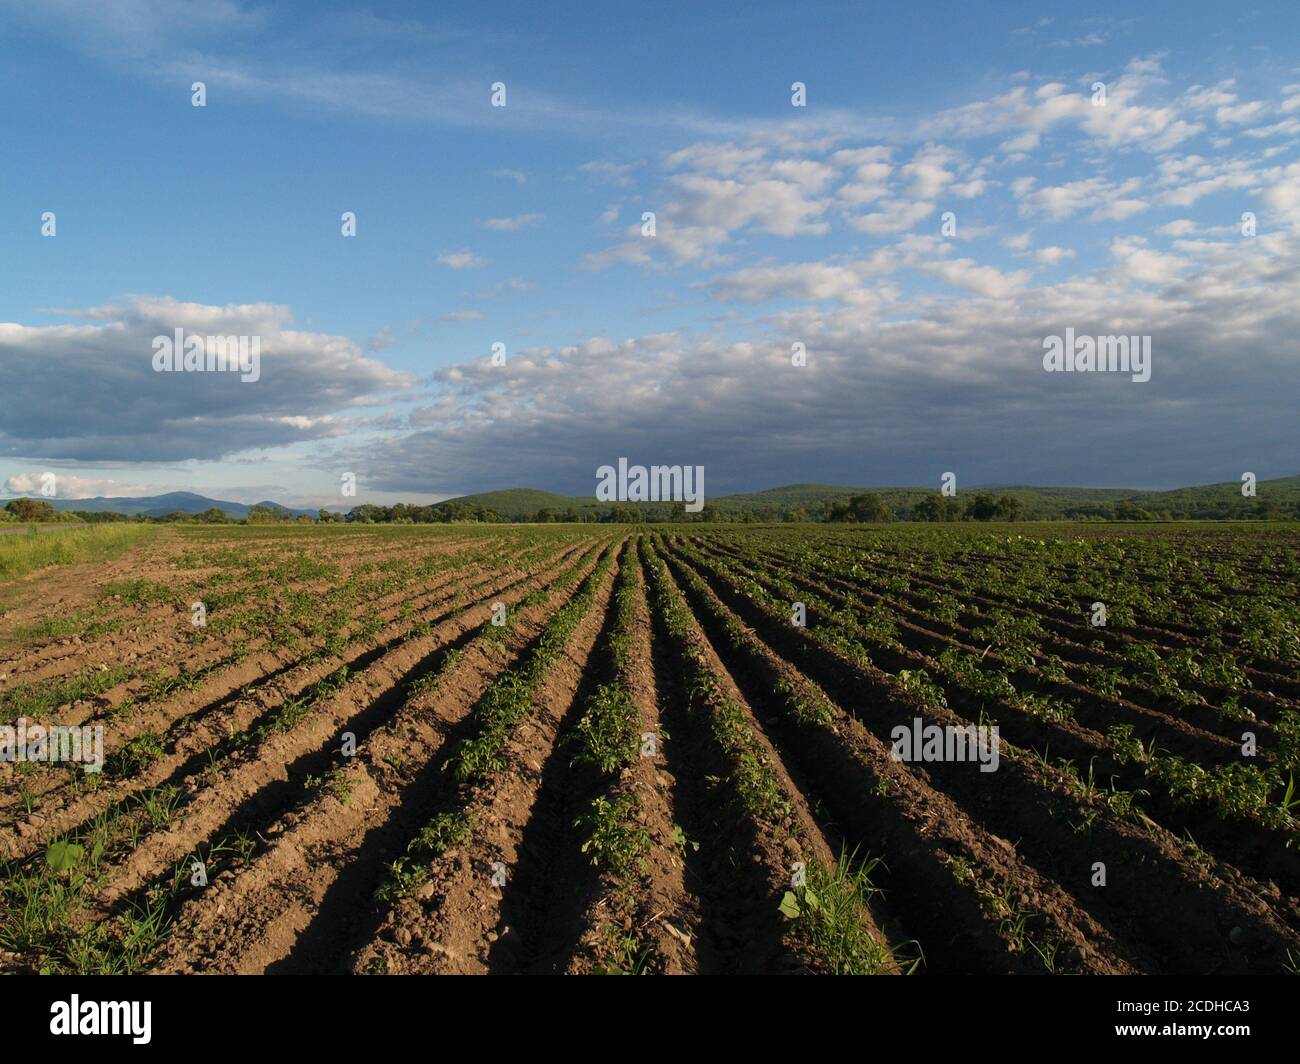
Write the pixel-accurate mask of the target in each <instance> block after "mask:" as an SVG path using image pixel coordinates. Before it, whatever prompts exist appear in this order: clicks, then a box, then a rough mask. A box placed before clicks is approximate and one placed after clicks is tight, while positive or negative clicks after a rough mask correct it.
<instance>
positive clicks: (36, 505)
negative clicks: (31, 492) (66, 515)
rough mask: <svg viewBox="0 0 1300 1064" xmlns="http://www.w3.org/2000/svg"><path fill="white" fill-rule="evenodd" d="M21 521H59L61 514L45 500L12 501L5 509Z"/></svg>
mask: <svg viewBox="0 0 1300 1064" xmlns="http://www.w3.org/2000/svg"><path fill="white" fill-rule="evenodd" d="M5 509H6V510H7V511H9V513H11V514H13V515H14V517H15V518H17V519H18V520H19V521H57V520H58V519H59V512H58V511H57V510H56V509H55V508H54V507H53V506H51V505H50V504H49V503H48V502H45V501H44V500H43V499H10V500H9V504H8V505H7V506H6V507H5Z"/></svg>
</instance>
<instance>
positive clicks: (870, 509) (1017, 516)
mask: <svg viewBox="0 0 1300 1064" xmlns="http://www.w3.org/2000/svg"><path fill="white" fill-rule="evenodd" d="M1024 514H1025V508H1024V504H1023V503H1021V501H1020V500H1019V499H1017V498H1016V497H1015V496H1014V495H1001V496H998V497H997V498H994V497H993V496H992V495H990V494H988V493H987V492H978V493H977V494H975V495H972V496H971V497H970V498H969V499H966V500H964V501H961V500H958V499H957V498H956V497H954V496H945V495H927V496H925V497H924V498H923V499H921V501H920V502H918V503H917V504H916V505H915V506H913V507H912V509H911V511H910V512H909V513H908V514H907V516H908V517H910V519H911V520H913V521H1019V520H1021V519H1022V518H1023V517H1024ZM894 517H895V514H894V511H893V510H891V509H890V508H889V507H888V506H887V505H886V504H885V500H884V499H882V498H881V497H880V496H879V495H872V494H870V493H864V494H862V495H854V496H852V497H851V498H849V499H847V500H836V499H827V500H826V502H825V504H824V518H825V520H827V521H856V522H879V521H892V520H893V519H894Z"/></svg>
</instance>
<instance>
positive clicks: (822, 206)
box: [0, 0, 1300, 506]
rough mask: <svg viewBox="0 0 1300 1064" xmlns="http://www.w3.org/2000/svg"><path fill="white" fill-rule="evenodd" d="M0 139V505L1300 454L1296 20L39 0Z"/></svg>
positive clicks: (712, 490) (1118, 483) (24, 13)
mask: <svg viewBox="0 0 1300 1064" xmlns="http://www.w3.org/2000/svg"><path fill="white" fill-rule="evenodd" d="M196 83H202V87H203V93H204V98H203V103H204V106H195V105H194V104H195V85H196ZM796 83H798V84H799V85H801V86H802V92H801V93H798V92H796V89H795V86H796ZM494 86H503V87H504V98H502V93H501V92H500V91H495V99H494ZM800 97H801V98H800ZM501 103H503V104H504V106H497V105H496V104H501ZM796 103H798V104H801V105H800V106H796ZM0 130H3V141H2V144H3V147H2V148H0V497H10V496H14V495H21V494H35V493H38V492H39V490H40V486H41V484H42V483H43V481H42V476H43V475H44V474H46V473H53V474H54V483H55V484H56V485H57V494H58V495H59V496H60V497H64V498H85V497H90V496H98V495H109V496H123V495H150V494H158V493H161V492H165V491H171V490H186V491H196V492H200V493H202V494H206V495H210V496H213V497H216V498H221V499H227V500H232V501H241V502H254V501H258V500H261V499H265V498H272V499H275V500H277V501H280V502H283V503H286V504H290V505H303V506H324V505H332V506H338V505H350V504H353V503H356V502H366V501H368V502H379V503H391V502H395V501H398V500H405V501H411V502H429V501H435V500H438V499H442V498H446V497H450V496H454V495H460V494H465V493H469V492H475V491H485V490H493V489H498V488H506V487H512V486H530V487H540V488H545V489H549V490H552V491H559V492H563V493H571V494H578V495H590V494H592V493H593V492H594V489H595V483H596V470H597V468H598V467H599V466H602V465H606V464H614V463H616V462H617V460H618V459H619V458H620V457H626V458H627V459H628V460H629V462H631V463H634V464H644V465H647V466H649V465H672V464H681V465H700V466H703V467H704V468H705V471H706V477H705V480H706V484H705V490H706V493H707V494H710V495H718V494H724V493H728V492H733V491H746V490H756V489H761V488H764V487H772V486H776V485H781V484H789V483H804V482H819V483H835V484H849V485H862V486H867V485H877V486H893V485H922V486H925V485H933V486H935V487H938V486H939V483H940V478H941V476H942V475H943V473H945V472H954V473H955V474H956V477H957V483H958V485H959V486H972V487H973V486H987V485H1009V484H1029V483H1035V484H1058V485H1076V486H1115V487H1135V488H1158V487H1173V486H1179V485H1187V484H1200V483H1211V482H1219V481H1226V480H1232V481H1235V480H1238V479H1239V478H1240V476H1241V474H1242V473H1243V472H1245V471H1251V472H1254V473H1255V474H1256V475H1257V476H1258V477H1259V478H1260V479H1268V478H1271V477H1279V476H1291V475H1295V474H1297V473H1300V447H1298V446H1297V444H1300V416H1297V397H1298V396H1300V388H1298V387H1297V384H1298V383H1300V382H1298V379H1297V378H1298V376H1300V374H1298V371H1300V242H1298V241H1297V237H1300V5H1297V4H1295V3H1294V2H1293V0H1292V2H1279V3H1250V2H1246V3H1243V4H1239V5H1227V6H1225V5H1223V4H1221V3H1219V2H1217V0H1216V2H1212V3H1211V2H1204V0H1179V2H1176V3H1164V2H1159V0H1157V2H1152V3H1146V4H1142V5H1132V4H1128V3H1124V4H1119V3H1115V4H1112V3H1093V4H1088V5H1078V4H1068V3H1052V2H1046V3H1044V2H1039V3H1032V4H1031V3H1015V2H1005V3H987V4H985V3H972V2H962V3H917V4H906V5H899V4H886V3H861V2H860V3H845V4H836V3H830V4H817V3H813V4H807V5H802V4H801V5H794V4H789V3H766V2H762V3H743V4H742V3H735V4H721V3H716V4H708V3H700V2H698V0H696V2H692V3H675V2H669V3H664V2H658V3H648V4H637V3H619V4H612V5H597V4H577V3H553V4H548V5H538V4H535V3H513V2H502V0H498V2H494V3H493V4H490V5H485V4H481V3H474V4H470V3H465V4H461V3H444V4H439V5H437V6H436V7H434V6H432V5H428V4H420V3H390V4H384V5H375V6H372V7H361V6H354V5H344V4H334V3H329V2H322V0H318V2H314V3H306V4H289V3H281V4H272V3H266V4H262V3H242V2H236V0H212V2H208V3H201V4H188V3H179V2H175V0H115V2H114V0H99V2H96V3H80V2H73V0H45V2H43V3H41V4H39V5H33V4H31V3H30V0H0ZM348 212H350V216H351V217H354V218H355V235H345V234H344V230H345V223H344V216H345V213H348ZM647 212H649V213H652V214H653V217H654V230H653V234H651V233H649V231H648V229H647V226H646V223H645V221H644V217H645V215H646V214H647ZM177 329H181V330H183V335H198V336H211V335H222V336H243V337H255V338H257V341H258V343H259V344H260V351H261V359H260V371H259V374H258V377H257V379H256V380H241V379H240V375H238V374H234V373H230V372H220V371H216V372H206V371H205V372H158V371H156V369H155V365H154V363H155V358H154V355H155V350H156V347H155V341H156V338H158V337H171V336H174V335H175V331H176V330H177ZM1067 330H1073V333H1074V334H1075V335H1076V336H1089V337H1102V336H1118V335H1122V336H1132V337H1139V338H1147V340H1146V342H1149V344H1150V351H1151V355H1150V364H1149V369H1150V375H1149V379H1148V380H1134V379H1133V378H1134V376H1135V374H1132V373H1123V372H1111V371H1106V372H1084V371H1075V372H1048V371H1047V369H1045V367H1044V361H1043V359H1044V350H1045V347H1044V344H1045V340H1046V339H1047V338H1049V337H1052V336H1065V335H1067V332H1066V331H1067ZM494 345H503V346H501V347H497V348H494ZM796 345H802V348H797V347H796ZM494 350H496V351H497V352H498V354H499V355H500V354H502V353H503V355H504V357H498V358H496V359H494V358H493V352H494ZM797 350H802V352H803V353H804V354H803V357H802V358H800V357H797V356H794V355H792V352H795V351H797ZM796 363H801V364H796ZM349 475H350V476H351V477H352V478H353V479H354V481H355V484H356V495H355V496H354V497H344V496H343V495H342V492H343V485H344V484H345V483H346V482H347V479H348V477H349Z"/></svg>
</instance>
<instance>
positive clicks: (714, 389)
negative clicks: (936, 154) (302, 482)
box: [357, 236, 1300, 493]
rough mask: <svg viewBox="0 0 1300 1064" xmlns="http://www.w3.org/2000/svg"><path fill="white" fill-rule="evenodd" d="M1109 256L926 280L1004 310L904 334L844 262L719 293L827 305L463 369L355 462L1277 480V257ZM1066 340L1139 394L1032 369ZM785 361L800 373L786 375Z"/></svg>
mask: <svg viewBox="0 0 1300 1064" xmlns="http://www.w3.org/2000/svg"><path fill="white" fill-rule="evenodd" d="M918 246H919V244H918ZM1112 251H1113V253H1114V255H1115V259H1116V262H1117V265H1118V266H1119V269H1117V270H1115V271H1101V272H1099V273H1097V274H1096V275H1094V276H1091V277H1088V278H1086V279H1068V280H1064V281H1062V282H1060V283H1059V284H1055V285H1048V286H1043V287H1037V288H1034V287H1029V286H1028V285H1027V284H1024V283H1023V282H1024V278H1023V277H1020V278H1014V279H1009V278H1005V277H1002V278H999V277H994V276H991V275H987V276H986V275H982V274H981V273H980V272H979V271H980V267H979V265H978V264H972V263H970V262H969V260H952V261H941V260H940V261H930V262H929V266H928V268H929V269H930V270H931V271H933V272H934V273H935V275H936V276H943V275H947V276H946V279H947V280H950V281H952V282H953V283H960V282H964V283H966V284H967V285H969V286H970V287H971V288H972V290H976V289H978V288H979V287H980V286H985V287H986V289H987V291H986V293H981V296H984V295H993V296H997V297H999V298H993V299H990V298H983V297H981V298H956V299H953V298H939V297H936V296H917V297H914V298H912V299H910V300H908V301H907V303H906V304H905V311H906V312H905V313H903V314H900V313H899V311H900V309H903V308H902V307H900V306H899V305H897V304H893V303H885V302H871V301H864V302H861V303H856V304H855V303H853V302H851V297H852V295H853V293H854V292H855V291H856V290H857V289H856V288H855V283H856V281H857V280H858V277H857V273H858V269H857V266H856V264H840V265H838V266H828V267H823V266H822V265H821V264H805V265H804V266H802V267H795V268H786V270H785V272H784V273H783V274H782V275H781V277H780V278H779V279H778V278H777V277H776V276H775V275H773V274H771V273H768V272H764V269H762V268H758V269H750V270H745V271H738V272H737V273H736V274H735V275H732V276H730V277H728V278H727V279H726V280H725V282H723V284H724V285H725V286H727V288H728V290H729V292H730V293H731V294H732V295H738V294H740V293H746V292H747V293H748V294H750V295H753V296H756V297H761V296H763V295H764V294H767V293H770V292H773V291H776V290H777V289H778V288H784V290H793V291H795V292H796V293H797V294H798V295H799V296H800V297H804V298H807V299H809V300H820V299H829V300H832V301H835V302H836V303H838V304H841V305H838V306H832V307H829V308H828V307H826V306H812V305H808V304H805V305H804V306H802V307H797V308H795V309H793V310H790V311H787V312H783V313H781V314H778V315H775V316H774V317H772V318H770V319H768V327H767V329H766V330H765V331H763V332H761V333H755V334H754V337H753V338H751V339H750V340H747V341H743V342H737V341H732V340H726V339H723V338H721V337H718V336H713V335H694V334H691V333H687V332H670V333H666V334H656V335H651V336H642V337H638V338H633V339H629V340H623V341H614V340H609V339H592V340H588V341H585V342H583V343H581V344H576V345H573V346H569V347H544V348H536V349H532V350H528V351H524V352H521V353H518V354H516V355H513V356H512V358H511V359H510V362H509V363H508V365H507V366H506V367H491V366H490V365H488V364H486V361H485V360H480V361H478V362H475V363H469V364H466V365H463V366H458V367H455V368H453V369H449V370H447V371H444V372H443V373H441V374H439V375H438V382H437V384H438V388H439V393H438V398H437V399H436V401H435V402H434V403H432V404H431V405H429V406H427V407H425V408H423V409H421V410H420V411H419V412H418V414H417V415H416V416H415V417H414V418H413V428H414V431H413V432H411V433H410V434H409V435H405V436H400V437H397V436H395V437H393V438H391V439H389V440H387V441H385V442H384V443H383V444H382V445H381V446H380V447H378V448H377V449H375V450H372V451H369V452H367V453H366V454H359V455H358V456H357V460H358V462H364V463H366V468H367V470H368V472H367V476H369V477H373V478H375V479H376V482H377V483H378V484H379V486H382V487H383V488H384V489H387V490H403V489H412V490H413V489H415V488H417V487H419V486H428V485H429V484H430V483H434V484H436V485H437V486H438V487H439V488H445V489H446V490H456V489H459V488H468V487H471V486H472V487H476V488H481V487H489V486H497V487H504V486H508V485H511V484H516V483H528V482H536V483H545V484H547V485H549V486H552V487H555V488H557V489H559V490H570V491H574V492H583V493H586V492H589V491H591V490H592V484H593V483H594V479H593V478H594V472H595V467H596V466H597V465H599V464H602V463H604V462H607V461H613V460H615V459H616V458H617V457H619V456H620V455H626V456H628V457H629V458H630V459H631V460H633V461H640V462H646V463H651V462H660V463H674V462H683V463H692V464H694V463H703V464H704V465H705V466H706V468H707V470H708V482H709V483H710V484H711V485H712V489H711V490H713V491H715V492H722V491H725V490H729V489H735V488H743V487H752V486H754V485H758V484H778V483H785V482H792V481H798V480H800V479H804V478H806V476H807V474H808V471H809V469H816V470H818V474H819V475H824V476H826V477H827V478H829V479H831V480H834V481H838V482H841V483H937V478H938V476H939V473H940V472H942V471H943V470H945V469H951V468H956V469H958V470H966V471H967V474H968V475H969V477H970V478H971V479H973V480H981V479H982V480H989V481H994V482H996V481H998V480H1002V481H1004V482H1006V481H1011V480H1015V481H1020V480H1034V479H1038V480H1047V481H1052V480H1059V479H1060V477H1061V472H1060V471H1061V470H1062V469H1073V470H1076V471H1079V473H1078V475H1079V476H1081V477H1087V476H1088V475H1090V473H1091V474H1093V475H1096V473H1097V471H1098V470H1100V469H1103V468H1104V469H1107V470H1110V472H1109V473H1108V474H1106V475H1107V476H1108V477H1109V478H1110V479H1111V480H1112V481H1113V480H1115V479H1116V477H1117V474H1116V473H1115V472H1114V470H1113V469H1112V466H1113V462H1110V461H1108V460H1103V459H1102V458H1097V459H1096V461H1095V462H1093V461H1089V462H1083V463H1081V462H1080V454H1081V449H1082V451H1088V449H1089V448H1090V447H1091V446H1092V445H1093V444H1095V443H1096V441H1099V440H1104V441H1105V453H1106V454H1107V455H1110V456H1112V458H1113V456H1114V455H1116V454H1118V455H1121V456H1124V455H1126V456H1129V457H1130V458H1131V460H1132V462H1133V463H1134V465H1133V467H1132V469H1131V470H1129V472H1128V473H1127V474H1124V475H1122V476H1120V477H1119V479H1128V480H1133V481H1144V482H1147V483H1151V482H1159V481H1160V479H1161V478H1165V477H1172V478H1174V479H1185V478H1186V476H1187V469H1188V468H1189V467H1191V466H1197V467H1199V468H1202V469H1204V470H1206V471H1207V473H1206V474H1205V478H1206V479H1214V476H1213V475H1210V474H1209V472H1208V471H1209V470H1217V469H1221V468H1223V467H1224V466H1225V465H1227V466H1229V467H1231V465H1232V463H1233V462H1238V463H1239V462H1240V461H1245V460H1246V459H1247V458H1248V457H1250V456H1254V458H1253V460H1255V464H1264V463H1266V462H1272V463H1275V464H1276V465H1277V466H1279V467H1285V466H1286V464H1287V463H1288V462H1290V463H1292V464H1293V463H1294V458H1293V453H1292V452H1293V447H1292V446H1291V445H1292V444H1293V443H1294V440H1295V432H1294V411H1293V409H1292V404H1291V403H1290V401H1289V399H1285V398H1281V397H1278V392H1277V388H1276V381H1277V380H1278V379H1279V378H1280V377H1282V376H1283V375H1285V374H1288V373H1293V372H1294V367H1293V365H1292V363H1293V359H1294V340H1293V337H1294V335H1296V331H1297V330H1300V268H1298V267H1300V254H1298V253H1297V251H1296V249H1295V246H1294V244H1293V243H1291V242H1290V241H1289V240H1287V239H1284V238H1283V237H1281V236H1278V237H1260V238H1259V239H1257V240H1256V241H1254V242H1253V243H1251V244H1249V245H1241V246H1237V245H1234V246H1233V247H1232V248H1229V249H1226V250H1221V251H1218V252H1215V253H1213V254H1212V255H1210V256H1209V257H1208V258H1207V259H1205V260H1204V261H1199V262H1197V261H1192V260H1187V261H1184V260H1183V259H1181V258H1178V257H1176V256H1171V255H1167V254H1165V253H1162V252H1157V251H1155V250H1154V249H1152V248H1150V247H1148V246H1145V245H1143V244H1141V243H1140V242H1137V241H1129V242H1117V243H1116V244H1115V245H1114V246H1113V248H1112ZM926 261H927V260H925V259H922V258H918V259H917V262H918V263H924V262H926ZM1135 281H1139V282H1141V283H1139V284H1135V283H1134V282H1135ZM846 297H848V298H846ZM1066 328H1073V329H1075V331H1076V332H1077V333H1080V334H1093V335H1098V334H1103V335H1104V334H1113V333H1122V334H1140V335H1150V336H1152V337H1153V349H1154V355H1153V359H1154V364H1153V375H1152V379H1151V381H1150V382H1148V383H1146V384H1134V383H1132V382H1131V381H1129V380H1128V378H1126V377H1120V376H1119V375H1107V374H1093V375H1068V374H1047V373H1044V372H1043V369H1042V362H1041V359H1042V350H1043V348H1042V340H1043V337H1044V336H1047V335H1059V334H1061V333H1062V332H1063V331H1064V329H1066ZM794 341H799V342H802V343H804V344H805V345H806V348H807V351H808V364H807V365H806V366H803V367H795V366H792V365H791V364H790V345H791V343H792V342H794ZM1225 352H1232V357H1230V358H1228V357H1225ZM1028 411H1032V412H1033V415H1034V416H1033V417H1032V418H1030V417H1027V416H1026V413H1027V412H1028ZM1207 424H1214V425H1217V426H1219V427H1218V429H1217V430H1216V431H1215V432H1214V433H1207V432H1205V431H1204V426H1205V425H1207ZM1045 426H1050V429H1046V430H1045ZM759 434H761V439H762V445H761V446H755V445H754V441H755V440H756V439H758V438H759ZM737 441H745V442H744V444H743V445H742V446H737ZM1288 441H1289V442H1288ZM1241 468H1250V464H1249V463H1248V464H1247V465H1243V466H1242V467H1241Z"/></svg>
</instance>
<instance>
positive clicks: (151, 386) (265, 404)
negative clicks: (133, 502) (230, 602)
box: [0, 296, 411, 462]
mask: <svg viewBox="0 0 1300 1064" xmlns="http://www.w3.org/2000/svg"><path fill="white" fill-rule="evenodd" d="M61 313H62V314H63V315H64V316H67V317H71V318H73V319H75V321H74V322H73V323H69V324H57V325H24V324H18V323H13V322H10V323H0V394H3V395H4V396H5V401H4V403H3V404H0V449H2V453H5V454H9V455H27V456H40V457H42V458H48V459H68V460H79V461H101V460H117V461H136V462H168V461H177V460H181V459H188V458H200V459H205V458H206V459H214V458H219V457H222V456H224V455H229V454H233V453H236V452H239V451H245V450H252V449H256V448H263V447H279V446H284V445H287V444H291V443H298V442H302V441H307V440H319V439H324V438H328V437H332V436H339V435H342V434H345V433H346V432H348V431H351V430H354V429H355V428H357V427H358V425H359V419H358V418H357V416H356V415H355V414H350V413H349V412H348V411H349V408H351V407H358V406H360V405H362V404H363V403H365V402H367V401H368V400H373V399H375V398H376V397H378V396H379V395H381V394H383V393H385V392H388V391H390V390H393V389H397V388H403V387H406V386H408V385H409V384H410V383H411V380H410V378H409V377H408V375H406V374H403V373H398V372H395V371H393V370H390V369H388V368H387V367H386V366H384V365H383V364H382V363H380V362H377V361H375V360H373V359H370V358H367V357H366V356H365V355H364V354H363V353H362V351H361V349H360V348H359V347H358V345H357V344H356V343H354V342H353V341H351V340H349V339H347V338H345V337H341V336H331V335H329V334H326V333H318V332H306V331H300V330H298V329H295V328H294V327H293V317H292V314H291V312H290V310H289V308H288V307H285V306H279V305H275V304H270V303H254V304H241V305H229V306H208V305H205V304H201V303H185V302H180V301H178V300H175V299H171V298H167V297H152V296H150V297H145V296H139V297H133V298H130V299H126V300H122V301H120V302H117V303H111V304H106V305H103V306H97V307H91V308H87V309H84V310H80V311H76V310H72V311H62V312H61ZM177 329H183V330H184V331H185V333H186V334H190V335H192V334H199V335H203V336H247V337H259V338H260V342H261V375H260V379H258V380H257V381H255V382H253V381H249V382H245V381H241V380H240V376H239V375H238V374H236V373H231V372H201V373H195V372H190V373H183V372H182V373H176V372H171V373H158V372H155V371H154V369H153V355H154V346H153V344H154V339H155V338H156V337H160V336H162V337H174V335H175V330H177Z"/></svg>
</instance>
